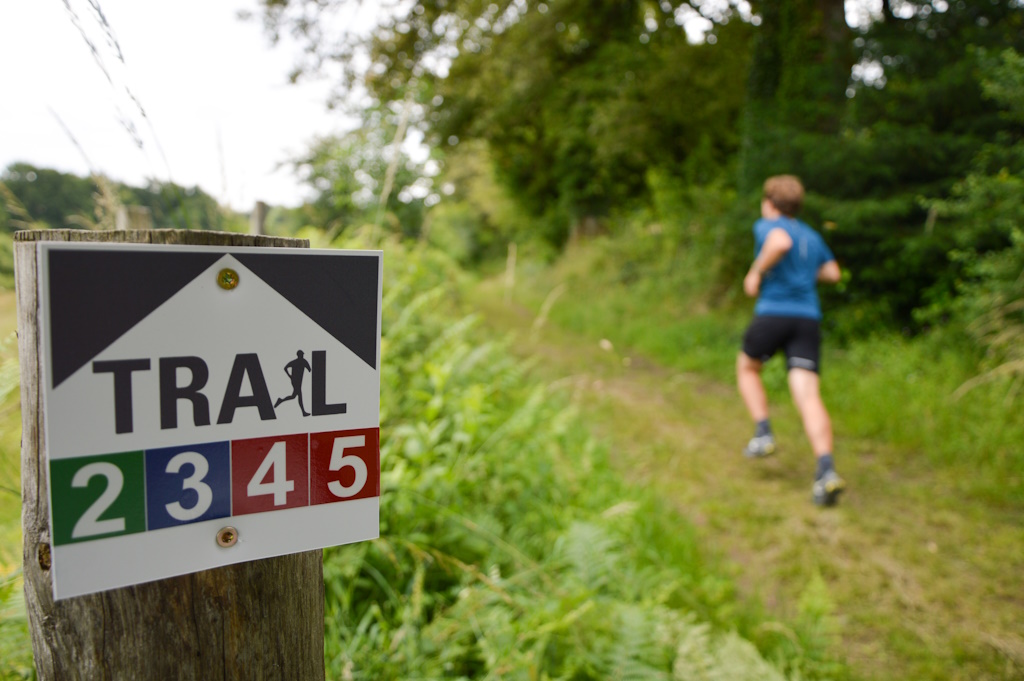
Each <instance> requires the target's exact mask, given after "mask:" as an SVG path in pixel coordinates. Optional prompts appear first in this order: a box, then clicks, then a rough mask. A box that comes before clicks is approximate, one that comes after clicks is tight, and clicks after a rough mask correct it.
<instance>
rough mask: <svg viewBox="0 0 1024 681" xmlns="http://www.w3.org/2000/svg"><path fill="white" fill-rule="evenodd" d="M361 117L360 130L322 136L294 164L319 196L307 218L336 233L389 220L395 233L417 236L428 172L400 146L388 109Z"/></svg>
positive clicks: (428, 193) (428, 192)
mask: <svg viewBox="0 0 1024 681" xmlns="http://www.w3.org/2000/svg"><path fill="white" fill-rule="evenodd" d="M363 117H364V123H363V126H362V127H360V128H359V129H357V130H354V131H351V132H349V133H346V134H344V135H340V136H338V135H332V136H328V137H323V138H320V139H318V140H316V141H314V142H313V144H312V145H311V146H310V148H309V149H308V151H307V152H306V153H305V154H304V155H302V156H300V157H298V158H296V159H294V160H293V161H292V167H293V168H294V170H295V171H296V172H297V173H298V174H299V175H300V176H301V177H302V178H303V180H304V181H305V182H306V183H307V184H309V186H311V187H312V188H313V189H315V190H316V192H317V197H316V199H315V200H314V201H313V202H312V203H311V204H310V205H309V206H307V208H306V213H307V219H308V221H309V222H310V224H313V225H316V226H319V227H322V228H324V229H328V230H333V231H341V230H342V229H345V228H346V227H349V226H352V225H356V226H358V225H361V224H367V223H378V222H381V221H383V220H385V219H386V220H387V221H388V223H389V228H390V229H392V230H393V231H396V232H400V233H402V234H405V235H406V236H417V235H418V234H419V233H420V229H421V227H422V223H423V210H424V202H425V201H426V200H427V198H428V197H430V196H431V182H430V179H429V177H428V174H427V170H426V168H425V167H424V164H423V163H419V162H415V161H413V160H412V159H411V158H409V155H408V153H407V152H406V151H404V150H403V149H402V147H401V145H400V144H399V145H397V146H396V144H395V140H396V139H397V138H398V137H399V133H398V126H397V125H396V124H394V123H393V121H392V118H391V112H390V111H389V110H387V109H386V108H376V109H371V110H368V111H366V112H364V113H363ZM389 178H390V181H389ZM389 182H390V186H389Z"/></svg>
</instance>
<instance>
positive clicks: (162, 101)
mask: <svg viewBox="0 0 1024 681" xmlns="http://www.w3.org/2000/svg"><path fill="white" fill-rule="evenodd" d="M68 1H69V4H70V6H71V7H72V8H73V9H74V11H75V12H76V14H77V15H78V17H79V24H80V25H81V27H82V29H83V30H84V31H85V32H86V33H87V34H88V35H89V36H90V39H91V40H92V41H93V43H94V45H95V46H96V48H97V50H98V51H99V54H100V59H101V60H102V62H103V65H104V67H105V68H106V70H107V71H108V72H109V74H110V76H111V79H112V80H113V84H111V83H110V82H109V81H108V80H107V77H106V76H105V75H104V72H103V68H101V67H100V66H99V65H98V64H97V62H96V60H95V59H94V58H93V56H92V54H91V52H90V49H89V46H88V45H87V43H86V41H85V39H84V38H83V37H82V34H81V32H80V31H79V30H78V29H77V28H76V27H75V23H74V21H73V17H72V15H71V13H70V12H69V11H68V10H67V8H66V7H65V4H64V1H63V0H4V1H3V3H2V5H0V64H3V65H4V66H3V76H2V78H0V84H2V88H0V169H3V168H6V167H7V166H8V165H9V164H10V163H12V162H14V161H25V162H28V163H31V164H33V165H36V166H39V167H44V168H53V169H56V170H60V171H62V172H72V173H75V174H77V175H81V176H85V175H88V174H89V172H90V165H89V164H90V163H91V166H92V168H91V169H92V170H95V171H97V172H99V173H102V174H104V175H107V176H108V177H110V178H112V179H114V180H118V181H121V182H126V183H129V184H133V185H138V186H141V185H144V184H145V183H146V180H147V179H148V178H154V179H157V180H161V181H168V180H171V181H174V182H176V183H177V184H179V185H183V186H193V185H199V186H200V187H201V188H202V189H203V190H204V191H205V192H207V193H208V194H210V195H211V196H213V197H214V198H215V199H217V200H218V201H219V202H221V203H222V204H228V205H230V206H232V207H233V208H235V209H237V210H241V211H248V210H250V209H251V208H252V206H253V204H254V202H255V201H257V200H262V201H266V202H267V203H270V204H273V205H298V204H299V203H300V202H301V201H302V198H303V197H304V196H307V195H308V192H307V190H305V189H304V188H302V187H300V185H299V183H298V181H297V179H296V178H295V177H294V176H293V175H292V173H291V171H290V170H289V169H288V168H282V169H280V170H275V166H276V165H277V164H278V163H280V162H283V161H287V160H288V159H289V158H290V157H292V156H294V155H296V154H298V153H301V152H302V151H303V150H304V149H305V148H306V146H307V142H309V141H310V140H311V139H312V138H313V137H314V136H315V135H318V134H319V135H322V134H327V133H330V132H341V131H343V130H345V129H349V128H351V127H352V123H351V122H350V121H348V120H346V119H345V118H344V117H343V114H341V113H338V112H328V111H327V109H326V105H325V102H326V98H327V93H328V90H329V89H330V84H329V83H326V82H316V83H310V84H300V85H291V84H289V83H288V79H287V75H288V72H289V70H290V67H291V65H292V55H293V54H294V49H295V48H294V47H293V46H288V45H279V46H277V47H271V46H270V45H269V42H268V41H267V39H266V38H265V37H264V36H263V33H262V26H261V23H260V21H259V19H258V17H259V12H258V7H257V5H256V0H174V2H146V1H140V0H92V2H93V3H94V4H98V5H99V6H100V8H101V9H102V12H103V14H104V16H105V17H106V19H107V22H108V23H109V25H110V27H111V28H112V29H113V32H114V35H115V37H116V39H117V43H118V44H119V45H120V47H121V51H122V54H123V56H124V62H123V63H122V62H121V61H120V60H119V59H118V58H117V52H116V49H115V48H114V47H112V46H111V45H110V44H109V43H108V42H107V41H106V39H105V36H104V33H103V31H102V29H101V24H100V22H99V21H98V20H97V18H96V13H95V12H94V11H93V10H92V8H91V5H90V2H89V0H68ZM240 9H249V10H251V11H253V13H254V15H255V16H256V17H257V19H254V20H251V21H246V22H242V21H240V20H238V19H237V18H236V15H237V12H238V10H240ZM128 90H130V91H131V93H132V94H134V95H135V97H136V98H137V99H138V101H139V103H140V104H141V106H142V108H143V110H144V111H145V112H146V117H143V116H142V114H141V113H140V112H139V108H138V107H137V106H136V105H135V104H134V103H133V102H132V100H131V99H130V98H129V97H128V96H127V95H126V92H127V91H128ZM54 114H56V116H55V115H54ZM58 116H59V119H60V121H63V123H64V125H65V126H67V129H68V130H69V131H70V133H71V134H72V135H73V136H74V138H75V139H76V140H77V142H78V144H79V145H80V147H81V149H82V150H81V151H80V150H79V149H78V148H76V146H75V144H74V142H73V141H72V139H71V137H70V136H69V135H68V133H67V132H65V131H64V129H63V128H62V127H61V123H60V122H59V121H58V118H57V117H58ZM147 118H148V122H147ZM122 120H127V121H130V122H131V123H133V124H134V125H135V126H136V129H137V133H138V138H139V139H140V140H141V141H142V143H143V147H142V149H140V148H139V147H138V146H137V145H136V143H135V142H134V141H133V137H132V134H130V133H129V132H128V131H127V130H126V129H125V127H124V125H122V123H121V121H122ZM150 126H152V127H150ZM161 149H162V153H161ZM83 152H84V155H85V156H87V157H88V159H89V163H87V162H86V160H85V158H83ZM165 157H166V161H165Z"/></svg>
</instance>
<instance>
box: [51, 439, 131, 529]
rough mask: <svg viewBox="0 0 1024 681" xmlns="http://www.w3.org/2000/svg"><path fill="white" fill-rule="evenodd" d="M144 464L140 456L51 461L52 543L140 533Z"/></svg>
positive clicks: (126, 455) (109, 456) (86, 457)
mask: <svg viewBox="0 0 1024 681" xmlns="http://www.w3.org/2000/svg"><path fill="white" fill-rule="evenodd" d="M144 461H145V460H144V458H143V453H142V452H124V453H122V454H101V455H99V456H83V457H81V458H77V459H58V460H56V461H51V462H50V504H51V508H52V513H53V543H54V544H55V545H57V546H59V545H61V544H71V543H74V542H82V541H90V540H92V539H100V538H102V537H116V536H118V535H122V534H133V533H135V532H145V531H146V497H145V495H146V483H145V463H144Z"/></svg>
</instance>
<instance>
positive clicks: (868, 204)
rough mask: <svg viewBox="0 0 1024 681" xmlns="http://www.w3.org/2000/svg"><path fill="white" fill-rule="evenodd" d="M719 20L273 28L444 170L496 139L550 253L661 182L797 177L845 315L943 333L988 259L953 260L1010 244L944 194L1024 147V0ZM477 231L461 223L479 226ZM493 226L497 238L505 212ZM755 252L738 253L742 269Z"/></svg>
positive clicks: (554, 9)
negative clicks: (829, 252)
mask: <svg viewBox="0 0 1024 681" xmlns="http://www.w3.org/2000/svg"><path fill="white" fill-rule="evenodd" d="M712 5H713V3H709V2H702V3H699V2H694V3H692V4H688V3H683V2H678V1H672V0H667V1H662V2H653V1H647V2H642V1H639V0H630V1H628V2H612V1H611V0H607V1H605V0H601V1H599V2H583V1H582V0H549V1H546V2H536V1H533V0H502V1H500V2H498V1H496V2H483V1H482V0H414V1H411V2H408V3H397V4H394V5H388V6H387V7H388V8H389V10H390V11H389V12H388V13H385V14H384V15H382V17H381V18H380V20H379V21H377V22H376V23H375V24H374V25H373V27H372V28H371V29H370V30H369V31H367V32H366V33H362V34H355V33H353V32H351V31H349V32H348V33H344V34H343V35H342V36H341V37H339V36H338V34H334V33H331V32H330V30H329V28H330V26H331V24H330V22H329V21H328V18H329V17H330V16H331V13H332V12H337V11H340V10H343V9H345V8H349V7H352V6H354V0H315V1H314V0H266V2H265V3H264V6H265V13H264V18H265V20H266V23H267V25H268V26H269V27H270V28H271V30H273V31H283V30H291V31H293V32H295V33H297V34H298V35H300V36H304V37H305V38H306V39H307V40H308V48H309V50H308V52H307V54H308V55H312V56H311V58H310V59H309V60H307V62H306V63H305V64H303V65H302V66H303V67H304V68H313V69H317V68H323V67H324V65H325V64H329V63H337V64H340V65H341V67H342V69H343V71H344V72H345V73H346V74H347V79H346V80H345V82H346V83H347V85H348V86H349V87H356V86H358V88H362V89H361V90H360V92H362V93H363V94H365V95H367V96H369V97H370V98H371V99H372V100H373V101H375V102H378V103H380V104H382V105H385V106H386V105H388V104H389V103H394V102H400V101H405V100H406V98H410V97H411V101H413V102H414V103H415V106H414V115H413V117H412V122H413V124H414V125H417V126H418V127H419V128H420V129H421V130H422V131H423V132H424V134H425V135H426V138H425V139H426V140H427V141H428V143H430V145H431V147H432V149H433V150H434V153H435V154H438V158H439V160H441V161H446V160H447V161H451V162H454V161H455V159H456V158H458V155H456V154H453V152H455V151H456V150H457V149H458V148H459V147H460V146H462V145H465V144H466V143H467V142H469V141H480V142H482V143H484V144H485V145H486V152H485V153H486V157H487V158H488V159H489V162H490V163H491V164H492V165H493V169H494V170H493V177H494V178H495V180H496V181H497V182H498V183H499V184H500V185H501V186H502V187H503V189H504V190H505V191H506V193H507V195H508V196H510V197H512V199H513V200H514V201H516V202H517V203H518V204H519V206H520V207H521V209H523V211H524V213H525V214H526V215H528V216H530V218H531V219H532V225H533V226H532V230H533V232H534V233H535V234H536V235H538V236H541V237H543V238H545V239H546V240H547V241H548V242H549V243H553V244H561V243H562V242H563V241H564V240H565V238H566V236H567V234H568V233H569V229H570V225H573V224H581V223H584V222H585V221H587V220H590V221H591V222H593V219H594V218H596V219H597V221H598V222H600V221H601V220H606V221H608V222H612V221H613V220H614V217H615V216H617V215H623V214H624V213H626V212H627V211H633V210H634V209H636V208H638V207H640V206H646V207H648V208H651V207H652V206H654V205H656V201H657V198H656V196H655V195H654V193H653V192H652V187H651V185H650V181H649V179H650V178H652V177H657V178H659V181H660V182H661V183H662V186H664V185H665V184H666V183H669V184H670V183H671V182H673V181H674V182H678V183H679V184H681V185H684V186H687V187H700V186H702V185H703V186H711V185H714V186H716V187H721V186H723V184H724V185H725V186H727V187H730V188H735V189H736V190H737V196H738V198H739V200H740V201H752V197H753V195H754V194H755V193H756V191H757V189H758V187H759V186H760V184H761V182H762V181H763V179H764V178H765V177H766V176H768V175H771V174H775V173H780V172H787V173H794V174H797V175H800V176H801V177H803V178H804V179H805V184H806V185H807V188H808V190H809V197H808V202H807V213H806V217H807V218H808V220H809V221H811V222H812V223H814V224H817V225H827V226H828V227H829V229H828V230H827V232H828V236H827V238H828V240H829V242H830V244H831V245H832V247H833V250H834V251H835V252H836V253H837V254H838V255H839V258H840V261H841V262H842V264H843V265H844V266H846V269H848V270H849V271H850V272H851V273H852V278H851V279H850V280H849V281H848V282H846V285H845V286H844V287H841V289H840V290H839V291H838V292H836V293H833V294H830V296H831V300H830V301H829V303H830V307H832V308H833V309H835V307H836V306H845V307H846V308H847V309H848V310H850V311H852V312H854V313H855V314H852V315H846V316H845V318H846V319H847V320H848V321H849V320H852V323H851V324H850V328H851V329H852V330H854V331H857V330H858V329H859V330H863V329H865V328H868V327H870V326H873V325H876V324H882V325H886V326H896V327H902V328H905V329H907V330H908V331H913V330H915V329H917V328H920V326H919V325H920V324H922V323H925V322H927V321H929V320H932V321H934V320H935V319H939V318H941V316H942V315H941V314H940V315H939V316H935V315H932V316H930V317H928V318H927V319H926V317H927V315H923V314H922V312H921V311H922V310H924V309H931V310H936V309H942V310H945V311H947V312H948V311H949V308H950V306H951V301H952V300H953V299H955V298H956V297H957V296H958V295H960V292H959V291H960V290H959V289H958V282H959V281H961V280H962V279H963V277H964V276H966V272H965V269H964V268H965V267H966V261H964V260H958V259H953V260H950V258H949V254H950V252H951V251H954V250H956V249H961V248H962V247H963V244H964V243H965V242H968V241H971V240H972V239H975V238H977V239H980V240H981V242H979V243H978V244H977V247H978V249H980V251H984V250H985V249H987V248H990V247H992V245H991V244H989V241H991V239H993V238H994V239H995V241H996V245H997V246H998V245H999V244H1005V238H1006V237H1005V234H1006V232H1005V230H1003V231H999V230H996V231H995V232H993V231H992V230H985V229H981V228H980V227H970V226H968V225H966V224H958V225H956V226H953V225H952V223H951V221H949V220H946V219H943V218H942V217H941V216H940V214H939V212H938V210H939V209H938V206H939V205H940V204H938V203H936V201H942V200H945V199H949V198H952V197H956V196H961V194H958V192H962V189H956V188H957V187H960V185H959V184H958V183H960V182H962V181H964V178H966V177H968V175H971V174H975V175H976V174H977V168H978V165H977V164H980V163H988V164H989V165H991V164H993V163H997V160H996V157H997V156H998V153H997V152H998V148H997V147H993V148H989V149H988V151H986V152H985V154H987V156H988V159H989V160H988V161H985V160H984V159H983V158H982V156H981V155H982V152H983V150H984V149H986V145H988V144H991V142H992V141H993V140H1001V141H1000V146H1002V147H1003V148H1004V149H1005V148H1006V144H1003V142H1002V140H1009V141H1010V142H1012V139H1013V136H1014V135H1016V134H1017V133H1016V132H1015V131H1016V130H1018V129H1019V127H1020V123H1019V122H1014V121H1012V120H1010V119H1007V118H1006V117H1004V116H1003V115H1001V111H1003V110H1005V109H1006V108H1007V107H1008V106H1011V104H1012V102H1011V100H1012V99H1013V97H1014V96H1017V97H1019V95H1012V94H1006V93H1004V96H1002V97H1001V98H997V99H995V100H992V99H986V98H985V96H984V92H983V88H982V85H981V83H982V80H983V78H982V73H983V70H984V69H985V68H987V67H985V63H986V60H990V59H991V55H992V54H994V51H995V50H1001V49H1003V48H1006V47H1011V48H1015V49H1017V50H1018V52H1019V51H1020V50H1022V49H1024V5H1022V4H1021V3H1020V2H1017V0H954V1H949V0H884V1H883V3H882V7H881V12H880V13H879V14H877V15H876V16H873V17H866V16H865V17H862V20H861V22H860V23H859V24H857V25H855V26H853V27H851V26H850V25H848V24H847V22H846V20H845V19H846V14H845V10H846V9H848V8H846V7H845V4H844V2H842V1H841V0H785V1H784V0H759V1H758V2H754V3H752V4H751V5H750V6H746V5H745V4H743V3H739V4H735V5H728V4H722V5H719V6H718V7H719V9H712ZM700 20H703V21H704V22H705V23H704V24H703V25H702V26H698V24H697V23H695V22H697V21H700ZM695 27H697V28H699V29H700V30H699V31H697V30H693V29H694V28H695ZM698 34H699V35H698ZM1001 87H1004V89H1005V90H1006V91H1007V92H1010V93H1012V92H1014V91H1015V90H1014V88H1015V87H1019V84H1016V85H1015V84H1014V83H1012V82H1009V83H1007V84H1005V85H1003V86H1001ZM1007 136H1009V137H1007ZM1008 143H1009V142H1008ZM449 165H450V164H449ZM1004 165H1005V164H1004ZM443 172H447V170H445V171H443ZM456 174H457V173H456ZM455 195H456V196H457V195H458V192H456V193H455ZM446 210H448V214H449V215H450V216H454V215H455V214H456V213H455V212H454V211H452V210H451V209H446ZM752 210H756V208H753V209H752ZM463 218H467V215H463V217H462V218H459V219H458V220H455V218H454V217H452V220H455V221H457V222H458V223H459V224H461V225H470V224H472V223H473V221H472V220H469V219H463ZM653 219H654V220H657V221H658V222H660V223H663V222H666V221H669V220H670V219H671V216H667V215H654V216H653ZM475 222H476V224H477V225H478V226H479V228H480V229H484V230H486V229H487V226H486V225H487V219H486V218H485V217H484V214H482V213H478V214H477V220H476V221H475ZM746 229H747V225H741V226H740V229H738V230H736V231H735V232H730V235H732V234H735V235H737V236H738V235H739V234H743V233H745V230H746ZM997 232H998V234H1001V235H1003V236H997V234H996V233H997ZM1000 239H1001V240H1000ZM986 244H988V245H986ZM746 246H747V243H746V242H745V241H743V240H741V239H739V238H736V239H732V238H730V239H727V240H726V241H725V245H724V246H723V250H728V249H729V248H731V249H733V251H732V253H733V257H730V256H728V255H726V256H725V257H724V260H723V262H731V261H733V260H739V259H741V258H740V255H741V254H742V253H745V252H746ZM744 257H745V256H744ZM722 272H723V273H725V274H729V272H728V271H726V270H722Z"/></svg>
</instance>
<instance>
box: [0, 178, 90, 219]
mask: <svg viewBox="0 0 1024 681" xmlns="http://www.w3.org/2000/svg"><path fill="white" fill-rule="evenodd" d="M0 182H2V183H3V184H4V185H5V186H6V187H7V189H8V191H9V192H10V194H12V195H13V196H14V197H15V198H16V201H17V203H18V204H20V207H21V210H22V211H24V214H23V215H21V216H20V217H19V216H9V217H8V218H7V219H6V220H5V221H3V222H2V223H0V227H2V229H3V230H4V231H14V230H15V229H24V228H26V227H27V226H28V225H21V223H23V222H26V221H31V222H34V223H37V224H45V225H46V226H48V227H52V228H55V229H57V228H63V227H69V226H71V225H69V224H68V222H67V219H68V217H70V216H74V215H85V216H91V215H92V214H93V211H94V205H93V192H94V187H93V183H92V181H91V180H89V179H85V178H81V177H78V176H77V175H72V174H70V173H61V172H58V171H56V170H50V169H47V168H37V167H35V166H33V165H31V164H28V163H12V164H11V165H9V166H8V167H7V169H6V170H4V172H3V174H2V175H0ZM8 202H10V197H7V199H6V201H5V203H8ZM7 212H8V214H9V213H10V212H11V211H10V209H8V211H7ZM12 217H14V218H15V219H14V220H12V219H11V218H12Z"/></svg>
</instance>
